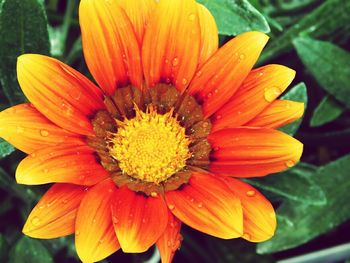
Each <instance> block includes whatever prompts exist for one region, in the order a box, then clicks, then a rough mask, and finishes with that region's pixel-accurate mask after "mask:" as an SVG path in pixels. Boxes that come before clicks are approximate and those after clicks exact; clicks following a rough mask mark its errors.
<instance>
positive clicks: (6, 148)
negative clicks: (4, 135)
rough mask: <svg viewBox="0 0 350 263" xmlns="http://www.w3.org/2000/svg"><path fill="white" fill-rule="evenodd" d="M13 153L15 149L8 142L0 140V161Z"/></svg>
mask: <svg viewBox="0 0 350 263" xmlns="http://www.w3.org/2000/svg"><path fill="white" fill-rule="evenodd" d="M14 151H15V148H13V146H12V145H11V144H9V143H8V142H6V141H4V140H3V139H1V138H0V159H1V158H4V157H6V156H8V155H10V154H11V153H13V152H14Z"/></svg>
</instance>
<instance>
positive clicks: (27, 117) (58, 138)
mask: <svg viewBox="0 0 350 263" xmlns="http://www.w3.org/2000/svg"><path fill="white" fill-rule="evenodd" d="M0 137H2V138H4V139H5V140H6V141H8V142H9V143H11V144H12V145H14V146H15V147H16V148H18V149H20V150H21V151H23V152H25V153H32V152H33V151H35V150H39V149H42V148H43V147H47V146H54V145H57V144H60V143H63V142H68V143H74V142H75V143H79V142H81V138H79V136H78V135H77V134H74V133H71V132H68V131H66V130H64V129H62V128H60V127H58V126H57V125H56V124H54V123H52V122H51V121H49V120H48V119H47V118H46V117H45V116H44V115H42V114H41V113H40V112H39V111H38V110H37V109H35V108H34V107H33V106H32V105H31V104H20V105H16V106H13V107H11V108H8V109H6V110H4V111H2V112H0Z"/></svg>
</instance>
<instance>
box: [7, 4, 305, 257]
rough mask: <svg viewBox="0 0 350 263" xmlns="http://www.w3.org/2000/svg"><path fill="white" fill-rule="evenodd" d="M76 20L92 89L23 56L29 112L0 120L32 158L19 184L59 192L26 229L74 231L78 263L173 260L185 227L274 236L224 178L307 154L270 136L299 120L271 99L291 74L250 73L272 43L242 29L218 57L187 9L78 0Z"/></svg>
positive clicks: (273, 68) (269, 213) (256, 206)
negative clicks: (123, 255)
mask: <svg viewBox="0 0 350 263" xmlns="http://www.w3.org/2000/svg"><path fill="white" fill-rule="evenodd" d="M79 13H80V24H81V29H82V39H83V49H84V55H85V59H86V62H87V65H88V67H89V69H90V72H91V74H92V75H93V77H94V78H95V80H96V82H97V83H98V86H99V87H97V86H95V85H94V84H93V83H92V82H90V81H89V80H88V79H87V78H85V77H84V76H82V75H81V74H80V73H78V72H77V71H75V70H74V69H72V68H71V67H69V66H67V65H65V64H63V63H61V62H59V61H57V60H55V59H53V58H49V57H45V56H41V55H34V54H27V55H23V56H21V57H19V58H18V64H17V72H18V81H19V83H20V85H21V88H22V90H23V92H24V94H25V95H26V97H27V98H28V100H29V101H30V102H31V104H22V105H17V106H14V107H12V108H9V109H7V110H4V111H3V112H1V113H0V136H1V137H3V138H4V139H6V140H7V141H9V142H10V143H12V144H13V145H14V146H16V147H17V148H18V149H20V150H22V151H24V152H25V153H27V154H29V155H28V157H26V158H25V159H24V160H23V161H22V162H21V163H20V164H19V166H18V168H17V172H16V179H17V181H18V183H21V184H28V185H34V184H46V183H55V184H54V185H53V186H52V187H51V188H50V189H49V190H48V191H47V193H46V194H45V195H44V196H43V197H42V199H41V201H40V202H39V203H38V204H37V206H36V207H35V208H34V209H33V211H32V212H31V214H30V215H29V218H28V220H27V222H26V224H25V226H24V228H23V232H24V233H25V234H26V235H28V236H31V237H36V238H55V237H61V236H65V235H69V234H73V233H75V244H76V248H77V253H78V255H79V257H80V258H81V260H82V261H86V262H92V261H99V260H102V259H104V258H106V257H108V256H109V255H110V254H112V253H113V252H115V251H117V250H118V249H119V248H121V249H122V250H123V251H124V252H133V253H134V252H135V253H139V252H144V251H146V250H147V249H149V248H150V247H151V246H152V245H154V244H156V245H157V246H158V248H159V251H160V254H161V257H162V262H170V261H171V260H172V257H173V256H174V252H175V250H176V249H177V248H178V247H179V246H180V241H181V236H180V233H179V232H180V228H181V222H183V223H185V224H187V225H189V226H191V227H193V228H195V229H197V230H199V231H202V232H204V233H207V234H209V235H213V236H216V237H220V238H224V239H229V238H237V237H242V238H244V239H247V240H249V241H252V242H260V241H264V240H267V239H269V238H270V237H271V236H272V235H273V234H274V231H275V227H276V218H275V213H274V209H273V207H272V205H271V204H270V203H269V201H267V200H266V199H265V198H264V197H263V196H262V195H261V194H260V193H259V192H258V191H257V190H256V189H254V188H253V187H251V186H249V185H248V184H246V183H244V182H242V181H240V180H237V179H233V178H232V177H237V178H241V177H254V176H264V175H267V174H270V173H276V172H279V171H282V170H284V169H287V168H288V167H291V166H293V165H294V164H295V163H297V162H298V160H299V158H300V156H301V153H302V148H303V147H302V144H301V143H300V142H298V141H297V140H295V139H293V138H292V137H290V136H288V135H286V134H283V133H282V132H280V131H277V130H276V128H279V127H281V126H283V125H285V124H287V123H289V122H292V121H294V120H296V119H298V118H300V117H301V115H302V113H303V104H301V103H296V102H292V101H282V100H275V99H276V98H277V97H278V96H279V95H280V94H281V93H282V92H283V91H284V90H285V89H286V88H287V86H288V85H289V84H290V83H291V81H292V80H293V78H294V75H295V72H294V71H293V70H291V69H289V68H287V67H284V66H281V65H267V66H264V67H260V68H257V69H254V70H252V67H253V65H254V64H255V62H256V60H257V59H258V57H259V55H260V52H261V51H262V49H263V47H264V46H265V44H266V42H267V40H268V37H267V36H266V35H265V34H263V33H259V32H248V33H244V34H241V35H239V36H237V37H235V38H234V39H232V40H231V41H229V42H228V43H227V44H225V45H224V46H223V47H222V48H220V49H218V34H217V28H216V25H215V21H214V19H213V17H212V15H211V14H210V13H209V11H208V10H207V9H206V8H205V7H204V6H202V5H200V4H197V3H196V2H195V1H194V0H186V1H178V0H161V1H159V3H156V2H155V1H153V0H142V1H141V0H138V1H136V0H133V1H122V0H108V1H107V0H105V1H98V0H82V1H81V3H80V9H79Z"/></svg>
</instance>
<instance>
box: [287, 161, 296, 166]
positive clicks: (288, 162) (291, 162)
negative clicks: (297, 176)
mask: <svg viewBox="0 0 350 263" xmlns="http://www.w3.org/2000/svg"><path fill="white" fill-rule="evenodd" d="M294 165H295V162H294V161H293V160H289V161H287V162H286V166H287V167H293V166H294Z"/></svg>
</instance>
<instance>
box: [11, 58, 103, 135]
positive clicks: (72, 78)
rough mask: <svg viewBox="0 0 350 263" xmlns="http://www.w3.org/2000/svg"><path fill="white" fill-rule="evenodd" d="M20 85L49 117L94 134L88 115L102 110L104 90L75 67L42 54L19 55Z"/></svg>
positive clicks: (54, 120)
mask: <svg viewBox="0 0 350 263" xmlns="http://www.w3.org/2000/svg"><path fill="white" fill-rule="evenodd" d="M17 75H18V81H19V84H20V86H21V88H22V90H23V93H24V94H25V95H26V97H27V98H28V100H30V102H31V103H33V105H34V106H35V107H36V108H37V109H38V110H39V111H40V112H41V113H42V114H44V115H45V116H46V117H47V118H48V119H49V120H51V121H52V122H54V123H55V124H57V125H58V126H60V127H62V128H64V129H66V130H69V131H71V132H75V133H78V134H84V135H88V134H92V125H91V123H90V120H89V117H90V116H91V115H92V114H94V113H95V112H96V111H97V110H100V109H103V108H104V104H103V100H102V99H103V96H102V93H101V91H100V90H99V89H98V88H97V87H96V86H95V85H94V84H92V82H90V81H89V80H88V79H87V78H85V77H84V76H83V75H81V74H80V73H79V72H77V71H76V70H74V69H73V68H71V67H69V66H67V65H65V64H64V63H62V62H60V61H58V60H56V59H53V58H50V57H46V56H42V55H34V54H26V55H22V56H20V57H19V58H18V61H17Z"/></svg>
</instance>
